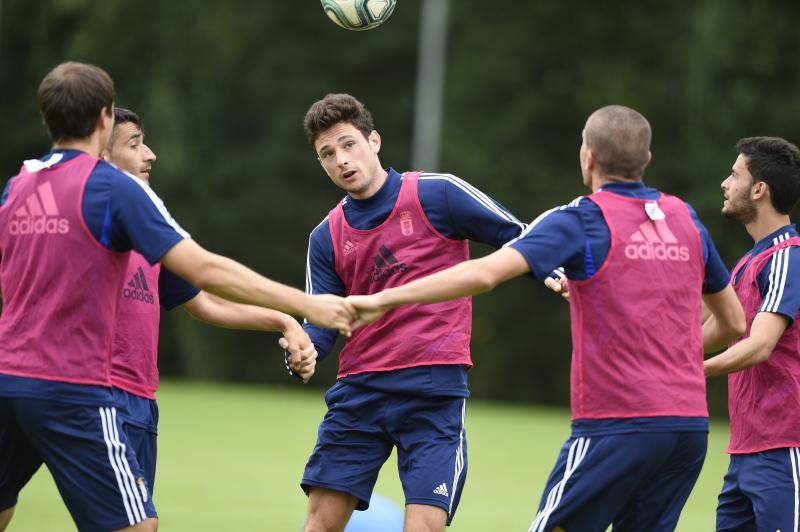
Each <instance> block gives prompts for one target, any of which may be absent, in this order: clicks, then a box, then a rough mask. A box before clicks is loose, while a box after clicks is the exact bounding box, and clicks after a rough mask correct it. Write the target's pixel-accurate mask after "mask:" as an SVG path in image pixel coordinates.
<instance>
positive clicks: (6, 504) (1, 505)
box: [0, 497, 19, 512]
mask: <svg viewBox="0 0 800 532" xmlns="http://www.w3.org/2000/svg"><path fill="white" fill-rule="evenodd" d="M18 502H19V497H14V498H13V499H6V500H4V501H0V512H5V511H6V510H8V509H10V508H13V507H15V506H16V505H17V503H18Z"/></svg>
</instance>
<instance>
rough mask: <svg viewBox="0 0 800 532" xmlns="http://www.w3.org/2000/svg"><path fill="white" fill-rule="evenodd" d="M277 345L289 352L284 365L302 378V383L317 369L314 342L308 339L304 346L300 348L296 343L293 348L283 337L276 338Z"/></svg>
mask: <svg viewBox="0 0 800 532" xmlns="http://www.w3.org/2000/svg"><path fill="white" fill-rule="evenodd" d="M278 345H280V346H281V347H282V348H283V349H284V350H286V351H288V352H289V356H288V357H287V358H286V365H287V366H288V367H289V369H291V370H292V372H293V373H295V374H296V375H297V376H298V377H300V378H301V379H303V382H304V383H307V382H308V381H309V380H310V379H311V377H312V376H313V375H314V371H316V369H317V348H316V347H314V344H313V343H311V342H310V341H309V343H308V345H307V346H306V347H305V348H301V347H299V346H297V344H296V345H295V346H294V348H293V346H292V345H291V344H290V342H289V341H288V340H287V339H286V338H285V337H284V338H281V339H279V340H278Z"/></svg>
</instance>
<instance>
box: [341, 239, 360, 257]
mask: <svg viewBox="0 0 800 532" xmlns="http://www.w3.org/2000/svg"><path fill="white" fill-rule="evenodd" d="M357 247H358V246H357V245H356V244H353V243H352V242H350V241H349V240H348V241H347V242H345V243H344V256H345V257H346V256H348V255H350V254H351V253H355V251H356V248H357Z"/></svg>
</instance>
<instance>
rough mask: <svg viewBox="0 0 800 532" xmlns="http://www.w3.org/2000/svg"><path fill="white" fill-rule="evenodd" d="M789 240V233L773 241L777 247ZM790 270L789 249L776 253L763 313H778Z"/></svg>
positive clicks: (763, 304) (773, 258) (771, 267)
mask: <svg viewBox="0 0 800 532" xmlns="http://www.w3.org/2000/svg"><path fill="white" fill-rule="evenodd" d="M787 238H789V233H784V234H782V235H780V236H777V237H776V238H774V239H773V241H772V242H773V244H775V245H777V244H779V243H781V242H783V241H784V240H786V239H787ZM788 269H789V248H785V249H782V250H780V251H778V252H777V253H775V254H774V255H773V256H772V259H771V260H770V272H769V289H768V290H767V295H766V297H765V298H764V302H763V303H762V305H761V309H760V310H761V312H777V310H778V307H779V306H780V304H781V299H782V298H783V289H784V287H785V286H786V273H787V271H788Z"/></svg>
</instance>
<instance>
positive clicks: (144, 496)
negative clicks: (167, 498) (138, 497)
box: [136, 477, 147, 502]
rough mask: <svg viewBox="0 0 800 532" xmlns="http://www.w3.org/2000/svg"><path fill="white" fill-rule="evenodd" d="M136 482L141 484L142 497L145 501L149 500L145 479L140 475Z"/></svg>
mask: <svg viewBox="0 0 800 532" xmlns="http://www.w3.org/2000/svg"><path fill="white" fill-rule="evenodd" d="M136 484H137V485H138V486H139V491H140V492H141V493H142V499H143V500H144V502H147V487H146V486H145V485H144V479H143V478H142V477H139V478H138V479H137V480H136Z"/></svg>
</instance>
